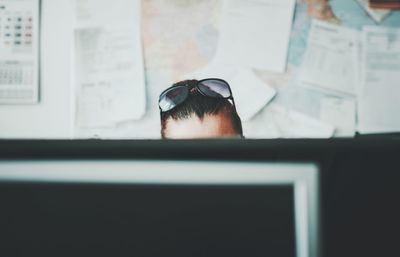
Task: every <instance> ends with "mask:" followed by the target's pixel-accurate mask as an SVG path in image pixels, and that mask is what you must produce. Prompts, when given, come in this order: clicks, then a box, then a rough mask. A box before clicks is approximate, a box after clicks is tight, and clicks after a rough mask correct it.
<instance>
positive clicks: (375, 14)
mask: <svg viewBox="0 0 400 257" xmlns="http://www.w3.org/2000/svg"><path fill="white" fill-rule="evenodd" d="M357 2H358V3H359V4H360V5H361V6H362V7H363V8H364V9H365V11H366V12H367V13H368V14H369V16H371V18H372V19H374V20H375V21H376V22H378V23H380V22H382V21H383V19H385V18H386V16H388V15H389V13H390V12H391V11H390V10H389V9H372V8H371V7H369V0H357Z"/></svg>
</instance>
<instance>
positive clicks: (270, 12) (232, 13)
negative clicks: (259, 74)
mask: <svg viewBox="0 0 400 257" xmlns="http://www.w3.org/2000/svg"><path fill="white" fill-rule="evenodd" d="M295 2H296V1H295V0H225V1H224V2H223V9H222V15H221V28H220V38H219V42H218V48H217V54H216V57H217V60H218V62H221V63H224V64H231V65H236V66H243V67H251V68H257V69H262V70H269V71H273V72H285V69H286V59H287V52H288V44H289V37H290V31H291V27H292V20H293V13H294V8H295Z"/></svg>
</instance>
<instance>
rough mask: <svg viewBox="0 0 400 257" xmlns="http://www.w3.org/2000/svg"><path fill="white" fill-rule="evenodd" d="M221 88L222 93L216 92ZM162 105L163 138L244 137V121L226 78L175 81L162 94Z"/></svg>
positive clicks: (160, 103)
mask: <svg viewBox="0 0 400 257" xmlns="http://www.w3.org/2000/svg"><path fill="white" fill-rule="evenodd" d="M218 84H219V85H218ZM226 86H227V87H228V91H227V89H226V88H225V87H226ZM219 87H220V88H221V90H222V91H220V93H221V94H219V93H218V92H216V91H215V89H219ZM230 101H232V102H230ZM159 106H160V111H161V114H160V115H161V136H162V138H168V139H199V138H221V137H222V138H242V137H243V131H242V123H241V120H240V117H239V115H238V114H237V112H236V108H235V105H234V100H233V97H232V92H231V90H230V88H229V85H228V84H227V83H226V82H225V81H223V80H216V79H210V80H201V81H198V80H185V81H181V82H178V83H175V84H174V85H173V86H172V87H170V88H168V89H167V90H165V91H164V92H163V93H161V95H160V99H159Z"/></svg>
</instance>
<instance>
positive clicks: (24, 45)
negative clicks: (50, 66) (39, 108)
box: [0, 0, 40, 104]
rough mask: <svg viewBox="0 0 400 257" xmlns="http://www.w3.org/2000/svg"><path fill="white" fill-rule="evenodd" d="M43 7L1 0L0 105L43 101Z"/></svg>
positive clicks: (35, 0)
mask: <svg viewBox="0 0 400 257" xmlns="http://www.w3.org/2000/svg"><path fill="white" fill-rule="evenodd" d="M39 7H40V2H39V0H21V1H15V0H3V1H0V104H31V103H37V102H38V101H39Z"/></svg>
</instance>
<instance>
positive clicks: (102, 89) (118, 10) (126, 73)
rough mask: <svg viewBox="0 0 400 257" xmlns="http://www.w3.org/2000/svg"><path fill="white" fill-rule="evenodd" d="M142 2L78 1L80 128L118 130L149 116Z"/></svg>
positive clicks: (77, 107)
mask: <svg viewBox="0 0 400 257" xmlns="http://www.w3.org/2000/svg"><path fill="white" fill-rule="evenodd" d="M140 11H141V10H140V1H137V0H135V1H129V0H114V1H113V4H112V5H110V4H109V1H107V0H101V1H99V0H96V1H94V0H85V1H78V0H77V1H76V29H75V34H74V39H75V49H74V51H75V55H74V57H75V73H74V75H75V82H76V97H77V100H76V121H77V125H78V127H81V128H96V127H109V126H111V127H113V126H115V125H116V124H117V123H118V122H123V121H128V120H136V119H139V118H141V117H142V115H143V114H144V112H145V104H146V96H145V84H144V68H143V57H142V56H143V53H142V49H141V37H140V35H141V34H140V24H139V15H140Z"/></svg>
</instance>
